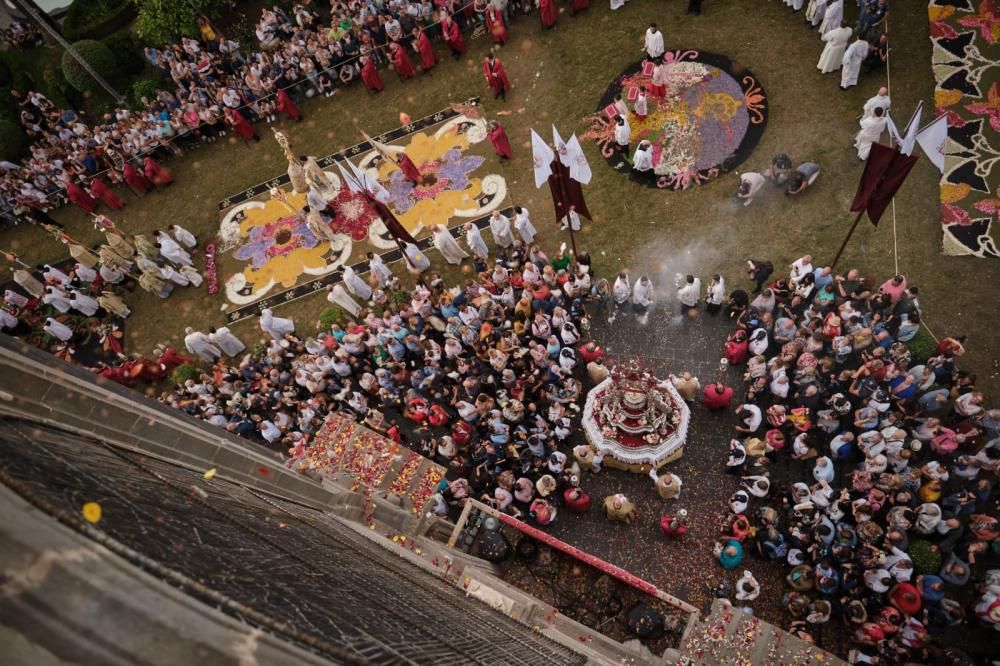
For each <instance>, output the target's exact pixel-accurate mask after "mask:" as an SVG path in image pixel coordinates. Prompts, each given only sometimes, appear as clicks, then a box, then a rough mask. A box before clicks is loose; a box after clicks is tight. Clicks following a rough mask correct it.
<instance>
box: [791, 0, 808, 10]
mask: <svg viewBox="0 0 1000 666" xmlns="http://www.w3.org/2000/svg"><path fill="white" fill-rule="evenodd" d="M790 4H791V7H792V10H793V11H796V12H798V11H802V5H804V4H805V0H792V1H791V3H790Z"/></svg>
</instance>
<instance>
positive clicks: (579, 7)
mask: <svg viewBox="0 0 1000 666" xmlns="http://www.w3.org/2000/svg"><path fill="white" fill-rule="evenodd" d="M572 6H573V11H572V12H570V16H576V13H577V12H582V11H583V10H584V9H588V8H589V7H590V0H573V5H572Z"/></svg>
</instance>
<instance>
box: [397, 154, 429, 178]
mask: <svg viewBox="0 0 1000 666" xmlns="http://www.w3.org/2000/svg"><path fill="white" fill-rule="evenodd" d="M398 164H399V170H400V171H402V172H403V175H404V176H406V179H407V180H408V181H410V182H411V183H413V184H414V185H419V184H420V180H421V179H422V178H423V176H421V175H420V169H418V168H417V165H416V164H414V163H413V160H411V159H410V157H409V155H407V154H406V153H400V154H399V160H398Z"/></svg>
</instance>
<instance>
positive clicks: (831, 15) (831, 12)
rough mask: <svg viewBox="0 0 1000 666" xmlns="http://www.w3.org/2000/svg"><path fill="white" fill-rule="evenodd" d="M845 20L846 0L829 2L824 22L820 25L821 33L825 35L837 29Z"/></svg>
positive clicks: (824, 13) (824, 14)
mask: <svg viewBox="0 0 1000 666" xmlns="http://www.w3.org/2000/svg"><path fill="white" fill-rule="evenodd" d="M843 22H844V0H833V2H829V1H828V2H827V5H826V11H825V12H823V22H822V23H820V25H819V34H820V35H821V36H823V37H825V36H826V33H828V32H830V31H831V30H836V29H837V28H839V27H840V25H841V24H842V23H843Z"/></svg>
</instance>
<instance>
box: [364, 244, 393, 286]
mask: <svg viewBox="0 0 1000 666" xmlns="http://www.w3.org/2000/svg"><path fill="white" fill-rule="evenodd" d="M366 256H367V257H368V272H369V273H371V274H372V275H374V276H375V279H376V280H378V286H379V287H385V285H386V284H388V282H389V280H391V279H392V270H391V269H390V268H389V267H388V266H386V265H385V262H384V261H382V257H381V255H378V254H375V253H374V252H369V253H368V254H367V255H366Z"/></svg>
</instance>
